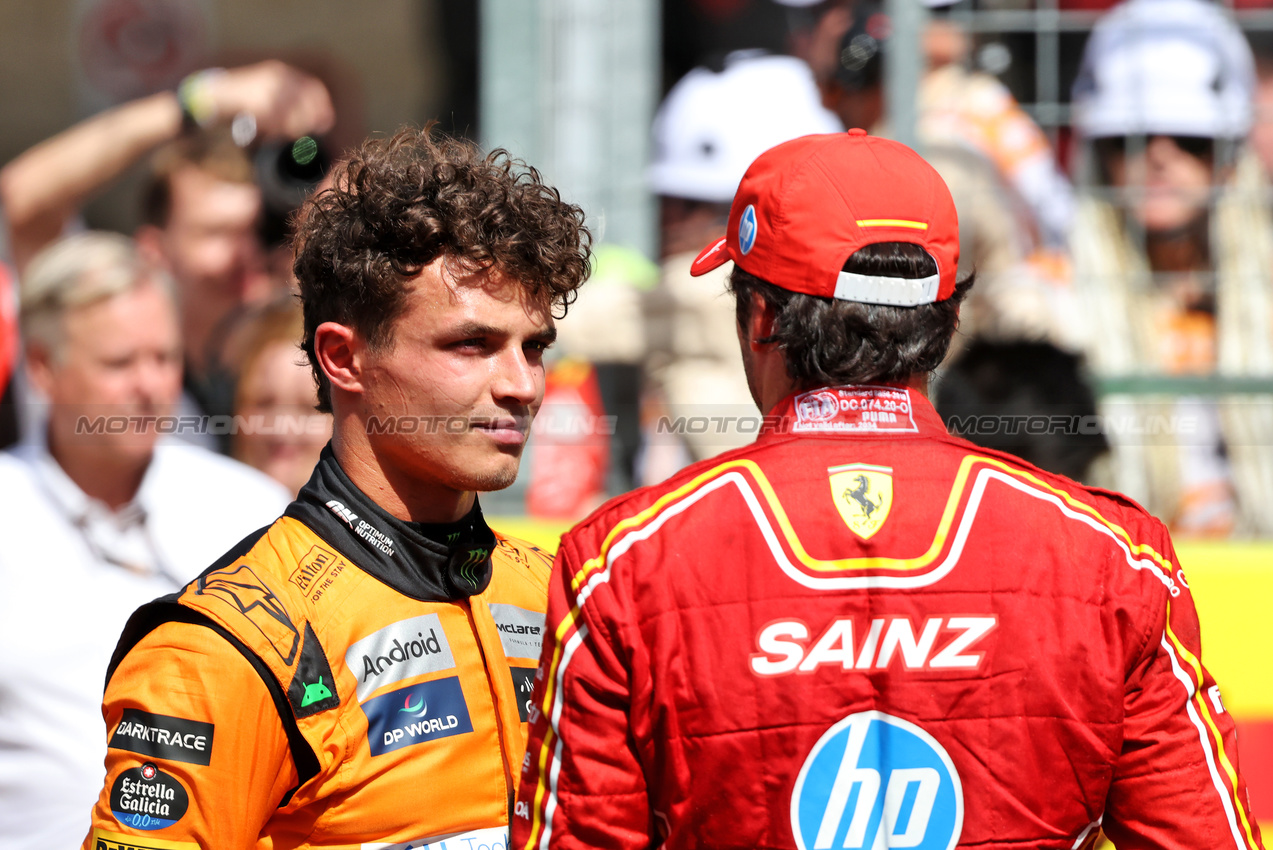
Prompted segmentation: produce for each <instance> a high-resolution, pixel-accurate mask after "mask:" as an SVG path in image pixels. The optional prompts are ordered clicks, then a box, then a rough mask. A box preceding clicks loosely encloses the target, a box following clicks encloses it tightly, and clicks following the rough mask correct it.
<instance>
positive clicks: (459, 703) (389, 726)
mask: <svg viewBox="0 0 1273 850" xmlns="http://www.w3.org/2000/svg"><path fill="white" fill-rule="evenodd" d="M362 710H363V714H365V715H367V744H368V746H369V747H370V748H371V754H372V755H373V756H380V755H384V754H385V753H388V752H392V751H393V750H397V749H401V748H402V747H409V746H411V745H412V744H423V743H424V742H426V741H435V740H437V739H439V738H449V737H451V736H452V735H460V734H463V733H465V732H472V731H473V722H472V721H471V720H470V719H469V709H468V703H466V702H465V701H464V691H463V689H462V688H461V687H460V680H459V678H458V677H456V676H452V677H450V678H447V679H438V680H437V681H436V682H424V683H422V684H419V685H412V686H411V687H409V688H403V689H402V690H398V691H391V692H390V693H387V694H385V695H384V696H379V697H376V698H375V699H371V700H368V701H367V702H365V703H363V704H362Z"/></svg>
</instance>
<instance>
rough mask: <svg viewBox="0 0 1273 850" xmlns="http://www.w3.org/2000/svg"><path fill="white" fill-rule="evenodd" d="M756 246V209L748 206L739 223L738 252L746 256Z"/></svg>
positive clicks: (750, 205)
mask: <svg viewBox="0 0 1273 850" xmlns="http://www.w3.org/2000/svg"><path fill="white" fill-rule="evenodd" d="M755 244H756V207H755V206H754V205H752V204H748V205H747V209H745V210H743V217H742V218H741V219H740V220H739V222H738V250H740V251H742V252H743V253H744V254H746V253H747V252H749V251H750V250H751V249H752V247H753V246H754V245H755Z"/></svg>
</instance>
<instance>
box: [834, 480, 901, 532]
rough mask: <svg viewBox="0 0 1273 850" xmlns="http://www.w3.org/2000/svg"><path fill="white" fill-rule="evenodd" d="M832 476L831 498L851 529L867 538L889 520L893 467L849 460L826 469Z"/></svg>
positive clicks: (891, 501) (891, 503) (891, 505)
mask: <svg viewBox="0 0 1273 850" xmlns="http://www.w3.org/2000/svg"><path fill="white" fill-rule="evenodd" d="M827 472H828V473H830V475H831V499H832V501H834V502H835V507H836V509H837V510H839V512H840V518H841V519H843V520H844V524H845V525H847V526H848V527H849V530H850V531H852V532H853V533H854V534H856V535H857V536H858V537H861V538H862V539H863V540H868V539H870V537H871V536H872V535H874V534H875V532H877V531H879V530H880V527H881V526H883V525H884V520H886V519H888V512H889V508H891V507H893V469H892V467H888V466H870V465H868V464H865V463H849V464H845V465H844V466H832V467H829V468H828V469H827Z"/></svg>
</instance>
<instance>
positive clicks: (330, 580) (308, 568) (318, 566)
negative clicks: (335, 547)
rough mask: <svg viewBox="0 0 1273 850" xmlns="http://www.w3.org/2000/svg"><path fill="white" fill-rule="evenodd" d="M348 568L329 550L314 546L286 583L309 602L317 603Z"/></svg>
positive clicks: (341, 559)
mask: <svg viewBox="0 0 1273 850" xmlns="http://www.w3.org/2000/svg"><path fill="white" fill-rule="evenodd" d="M348 566H349V565H348V564H347V563H345V561H344V559H343V558H341V557H340V556H339V555H337V554H336V553H335V552H332V551H331V550H330V549H324V548H323V547H322V546H314V547H313V548H311V549H310V550H309V551H308V552H306V553H305V557H304V558H301V560H300V563H299V564H297V565H296V569H295V570H293V571H292V574H291V576H289V578H288V581H290V582H291V583H292V584H294V585H296V586H297V587H298V588H300V590H301V592H302V593H304V594H306V595H307V596H308V597H309V601H310V602H317V601H318V600H319V599H322V598H323V594H324V593H325V592H326V591H327V588H329V587H331V586H332V585H333V584H335V582H336V579H337V578H338V577H339V576H340V574H341V573H343V572H344V571H345V568H346V567H348Z"/></svg>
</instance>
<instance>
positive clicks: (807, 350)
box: [729, 242, 973, 389]
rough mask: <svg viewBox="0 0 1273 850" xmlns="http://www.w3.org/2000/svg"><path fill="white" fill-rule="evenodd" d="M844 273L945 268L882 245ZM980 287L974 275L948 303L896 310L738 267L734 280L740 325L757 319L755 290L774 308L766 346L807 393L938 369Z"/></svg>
mask: <svg viewBox="0 0 1273 850" xmlns="http://www.w3.org/2000/svg"><path fill="white" fill-rule="evenodd" d="M844 271H846V272H853V273H855V274H869V275H879V276H881V277H904V278H920V277H927V276H929V275H933V274H937V264H936V262H934V261H933V258H932V257H931V256H929V254H928V252H927V251H925V250H924V249H923V248H921V247H920V246H918V245H912V244H910V243H908V242H879V243H876V244H874V245H868V246H866V247H865V248H862V249H860V250H858V251H857V252H855V253H854V254H853V255H852V256H851V257H849V259H848V261H847V262H846V263H845V264H844ZM972 284H973V275H968V276H967V277H965V278H964V279H963V280H961V281H959V282H958V283H956V284H955V292H954V294H952V295H951V296H950V297H949V298H947V299H945V300H944V301H937V302H934V303H932V304H920V305H919V306H917V307H892V306H887V305H883V304H862V303H859V302H857V301H841V300H838V299H835V298H821V297H818V296H816V295H804V294H802V293H798V292H792V291H790V290H787V289H782V288H780V287H778V286H775V285H774V284H772V283H770V282H768V281H766V280H762V279H760V278H758V277H756V276H755V275H752V274H748V273H747V272H745V271H743V270H742V269H741V268H739V267H738V266H735V267H734V271H733V273H732V274H731V275H730V279H729V288H730V290H731V291H732V292H733V293H734V297H735V298H736V299H737V300H736V303H735V310H736V313H737V317H738V323H739V325H740V326H742V327H746V326H747V322H748V320H749V319H750V317H751V294H752V293H753V292H758V293H760V295H761V297H762V298H764V299H765V301H766V302H767V303H768V304H769V305H770V306H771V307H773V309H774V326H773V333H772V334H771V335H769V336H767V337H765V338H764V339H762V340H759V342H764V343H769V342H773V343H777V344H778V346H779V348H781V349H782V352H783V355H784V357H785V359H786V363H787V373H788V374H789V375H790V376H791V378H792V380H793V381H795V383H796V385H797V387H799V388H800V389H812V388H814V387H824V386H835V385H837V384H869V383H878V382H880V381H891V382H896V381H905V380H906V379H907V378H909V377H910V376H911V375H913V374H920V373H924V372H931V371H932V370H934V369H936V368H937V366H938V365H940V363H941V361H942V359H943V358H944V357H945V356H946V351H947V349H948V348H949V347H950V340H951V338H952V337H953V336H954V334H955V330H956V328H958V326H959V304H960V302H962V301H963V300H964V296H966V295H967V294H968V290H969V289H971V288H972Z"/></svg>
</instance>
